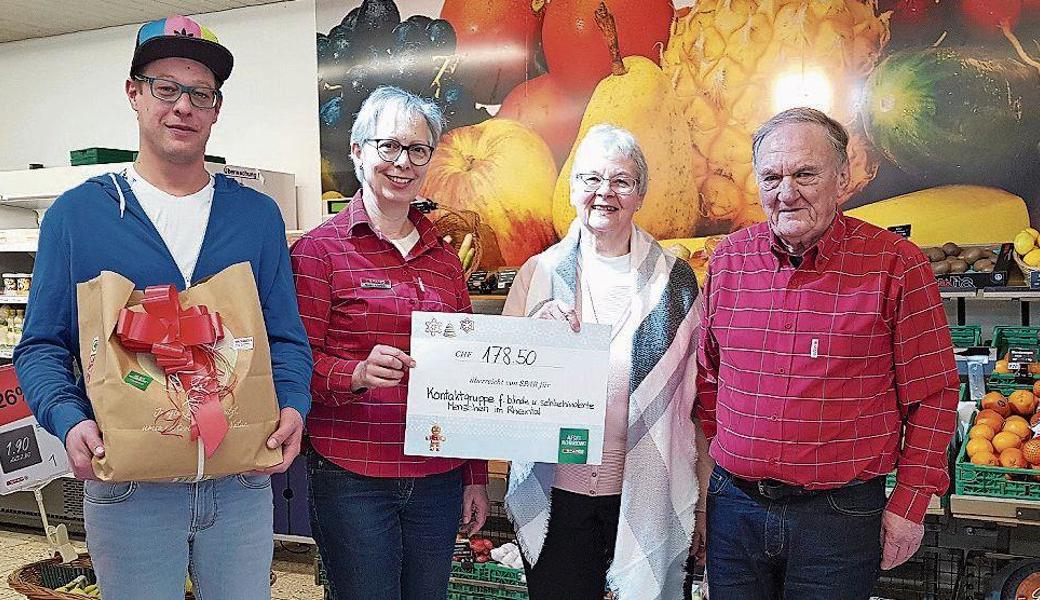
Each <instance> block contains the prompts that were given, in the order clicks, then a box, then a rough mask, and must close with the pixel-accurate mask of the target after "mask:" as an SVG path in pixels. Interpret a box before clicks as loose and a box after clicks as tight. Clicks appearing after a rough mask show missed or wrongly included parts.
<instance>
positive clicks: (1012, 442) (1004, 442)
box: [993, 431, 1022, 452]
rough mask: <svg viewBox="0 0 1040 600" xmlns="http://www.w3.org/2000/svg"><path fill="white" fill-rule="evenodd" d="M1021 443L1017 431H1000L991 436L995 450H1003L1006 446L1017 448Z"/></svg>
mask: <svg viewBox="0 0 1040 600" xmlns="http://www.w3.org/2000/svg"><path fill="white" fill-rule="evenodd" d="M1021 445H1022V438H1021V437H1019V436H1018V434H1017V433H1013V432H1010V431H1001V432H1000V433H998V434H997V435H995V436H993V449H994V450H996V451H997V452H1003V451H1005V450H1007V449H1008V448H1018V447H1019V446H1021Z"/></svg>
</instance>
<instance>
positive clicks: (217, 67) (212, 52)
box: [130, 15, 235, 84]
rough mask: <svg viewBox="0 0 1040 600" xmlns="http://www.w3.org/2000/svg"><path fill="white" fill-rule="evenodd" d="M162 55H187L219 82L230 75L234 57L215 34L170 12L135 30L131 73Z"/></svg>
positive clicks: (192, 21) (136, 71) (162, 56)
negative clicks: (135, 37) (204, 67)
mask: <svg viewBox="0 0 1040 600" xmlns="http://www.w3.org/2000/svg"><path fill="white" fill-rule="evenodd" d="M161 58H188V59H191V60H194V61H196V62H200V63H202V64H204V65H206V66H207V67H208V68H209V70H210V71H213V75H214V76H215V77H216V78H217V82H218V84H220V83H223V82H224V81H226V80H227V78H228V77H230V76H231V68H232V67H233V66H234V64H235V59H234V57H233V56H231V51H230V50H228V49H227V48H225V47H224V46H221V45H220V42H219V41H218V40H217V36H216V35H214V34H213V32H212V31H210V30H209V29H207V28H205V27H203V26H201V25H199V24H198V23H197V22H195V21H194V20H193V19H189V18H188V17H184V16H181V15H171V16H169V17H166V18H165V19H159V20H157V21H151V22H149V23H145V24H144V25H142V26H141V29H139V30H138V31H137V46H136V47H135V48H134V59H133V61H132V62H131V63H130V73H131V74H134V73H138V72H140V70H141V69H142V68H143V67H144V66H145V65H147V64H148V63H150V62H152V61H155V60H159V59H161Z"/></svg>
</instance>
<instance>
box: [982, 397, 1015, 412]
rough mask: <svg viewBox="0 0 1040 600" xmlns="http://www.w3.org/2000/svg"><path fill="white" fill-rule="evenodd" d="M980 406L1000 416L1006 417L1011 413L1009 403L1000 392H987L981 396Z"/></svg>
mask: <svg viewBox="0 0 1040 600" xmlns="http://www.w3.org/2000/svg"><path fill="white" fill-rule="evenodd" d="M982 408H983V409H985V410H992V411H994V412H996V413H997V414H998V415H1000V416H1001V417H1006V416H1008V415H1010V414H1011V404H1009V403H1008V399H1007V398H1005V397H1004V394H1001V393H1000V392H989V393H988V394H986V395H985V396H983V397H982Z"/></svg>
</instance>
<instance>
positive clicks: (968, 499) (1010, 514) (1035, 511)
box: [950, 494, 1040, 526]
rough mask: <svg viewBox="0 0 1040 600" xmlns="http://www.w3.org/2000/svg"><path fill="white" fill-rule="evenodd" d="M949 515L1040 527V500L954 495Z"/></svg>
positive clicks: (951, 499)
mask: <svg viewBox="0 0 1040 600" xmlns="http://www.w3.org/2000/svg"><path fill="white" fill-rule="evenodd" d="M950 514H951V515H953V516H955V517H961V518H966V519H978V520H982V521H994V522H997V523H1006V524H1009V525H1038V526H1040V500H1020V499H1015V498H988V497H984V496H966V495H961V494H954V495H952V496H950Z"/></svg>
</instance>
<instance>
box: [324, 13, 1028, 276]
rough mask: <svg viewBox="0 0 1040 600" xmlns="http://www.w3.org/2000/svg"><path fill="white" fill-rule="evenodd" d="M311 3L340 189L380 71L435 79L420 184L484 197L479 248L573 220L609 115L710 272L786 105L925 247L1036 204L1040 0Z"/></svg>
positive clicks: (858, 186)
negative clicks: (435, 134)
mask: <svg viewBox="0 0 1040 600" xmlns="http://www.w3.org/2000/svg"><path fill="white" fill-rule="evenodd" d="M317 20H318V22H317V30H318V34H317V53H318V75H319V80H318V88H319V99H320V109H319V120H320V124H321V152H322V187H323V192H324V193H325V194H324V195H325V198H326V199H330V198H331V199H335V198H338V197H340V196H344V197H350V196H351V195H352V194H353V193H354V192H355V191H356V189H357V185H358V184H357V181H356V180H355V179H354V175H353V168H352V166H351V163H350V160H349V134H350V127H351V124H352V122H353V116H354V114H355V113H356V111H357V110H358V107H359V106H360V104H361V102H362V100H364V98H365V97H366V96H367V95H368V93H369V92H370V91H371V90H372V89H374V88H375V87H377V86H379V85H382V84H393V85H397V86H400V87H402V88H405V89H408V90H410V91H413V92H415V93H418V94H421V95H424V96H427V97H430V98H433V99H434V100H436V101H437V103H438V104H440V106H441V107H442V108H443V109H444V111H445V115H446V117H447V121H448V126H447V128H446V130H445V132H444V134H443V136H442V138H441V139H440V142H439V146H438V148H437V150H436V152H435V154H434V158H433V161H432V162H431V166H430V170H429V175H428V178H427V181H426V183H425V186H424V189H423V191H422V193H421V195H423V196H425V197H429V198H431V199H433V200H434V201H436V202H437V203H438V204H439V205H441V206H443V207H447V208H450V209H453V210H457V211H472V212H471V213H466V214H475V215H476V216H477V217H478V218H475V219H473V220H471V221H469V223H471V225H472V227H473V228H474V230H475V231H474V232H473V233H474V235H475V236H476V237H477V238H478V239H479V240H480V244H481V246H482V250H483V251H482V252H481V253H480V255H481V258H480V266H481V267H488V268H491V267H496V266H516V265H520V264H522V263H523V261H524V260H525V259H527V258H528V257H529V256H531V255H533V254H535V253H537V252H539V251H541V250H543V249H544V248H545V247H547V246H548V245H550V244H552V243H553V242H555V241H556V240H557V239H558V238H559V236H560V235H561V234H563V233H564V232H565V231H566V228H567V225H568V224H569V222H570V220H571V219H572V218H573V215H574V212H573V209H571V207H570V203H569V201H568V176H569V174H570V163H571V160H572V154H573V148H574V145H575V141H576V140H577V139H579V138H580V136H581V134H583V133H584V131H586V130H587V129H589V128H590V127H591V126H592V125H595V124H597V123H601V122H611V123H614V124H616V125H620V126H622V127H625V128H627V129H629V130H631V131H632V132H633V133H634V134H635V135H636V137H637V138H638V139H639V141H640V143H641V145H642V147H643V149H644V152H645V153H646V155H647V158H648V163H649V168H650V186H649V191H648V194H647V198H646V202H645V204H644V207H643V209H642V210H641V211H640V212H639V214H638V215H637V217H636V220H637V222H638V223H639V224H640V225H641V226H643V227H644V228H646V229H647V230H649V231H650V232H651V233H652V234H653V235H655V236H657V237H658V238H659V239H662V240H672V239H678V240H680V241H679V242H678V243H680V244H681V245H683V246H684V247H686V248H687V249H688V250H690V251H692V256H690V258H689V260H690V261H691V263H692V264H693V265H694V266H695V268H697V269H698V270H699V271H701V272H703V269H704V263H705V261H706V258H707V256H708V254H709V253H710V251H711V250H712V249H713V247H714V244H715V243H717V240H718V239H719V237H720V236H721V235H723V234H726V233H729V232H732V231H735V230H737V229H739V228H741V227H744V226H747V225H749V224H751V223H755V222H758V221H761V220H763V218H764V217H763V214H762V211H761V208H760V207H759V204H758V200H757V188H756V183H755V177H754V173H753V171H752V166H751V134H752V132H753V131H754V129H755V128H756V127H757V126H759V125H760V124H761V123H762V122H763V121H765V120H766V119H767V118H768V117H770V116H771V115H772V114H774V113H775V112H777V111H779V110H782V109H784V108H788V107H792V106H814V107H816V108H820V109H823V110H825V111H826V112H828V113H829V114H830V115H832V116H833V117H835V118H837V119H838V120H840V121H841V122H842V123H844V124H845V125H846V126H847V127H848V129H849V131H850V133H851V141H850V160H851V171H852V180H851V185H850V188H849V191H848V197H847V198H845V199H844V207H845V209H846V210H847V211H848V212H849V213H850V214H853V215H857V216H860V217H862V218H865V219H866V220H869V221H871V222H874V223H876V224H878V225H882V226H886V227H887V226H893V225H902V224H911V225H912V228H913V229H912V234H911V236H912V239H913V240H914V241H915V242H917V243H918V244H919V245H922V246H928V245H941V244H942V243H944V242H947V241H956V242H958V243H960V244H973V243H975V244H978V243H987V242H997V241H1008V240H1011V239H1012V238H1014V237H1015V234H1016V233H1018V232H1019V231H1020V230H1022V229H1023V228H1025V227H1028V226H1029V225H1030V216H1032V222H1033V223H1036V222H1037V221H1038V220H1040V193H1038V191H1040V164H1038V163H1040V160H1038V159H1040V150H1038V143H1040V41H1038V40H1040V1H1038V0H870V1H858V0H845V1H841V0H696V1H691V0H676V1H675V2H674V3H673V1H672V0H604V1H601V0H488V1H475V0H396V2H395V0H363V1H362V2H358V1H356V0H348V1H334V0H318V2H317ZM478 222H479V224H478ZM456 233H462V232H456ZM454 237H456V238H460V236H458V235H456V236H454ZM461 241H462V240H461V239H456V240H455V243H456V244H458V243H460V242H461ZM674 244H675V242H668V244H666V245H674ZM677 251H680V252H683V251H681V250H678V249H677ZM683 253H684V255H685V252H683Z"/></svg>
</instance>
